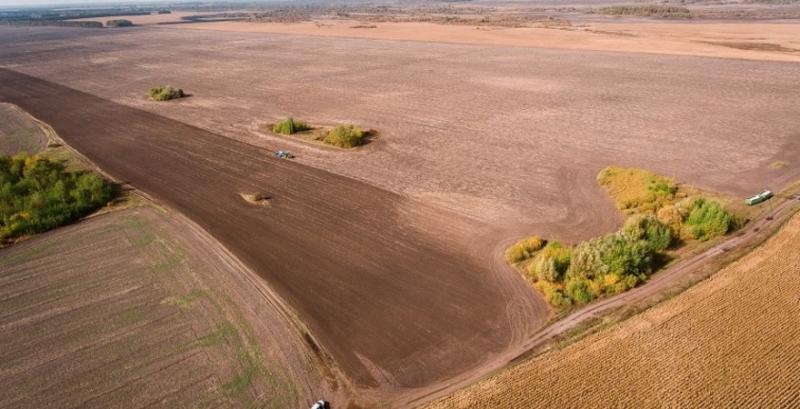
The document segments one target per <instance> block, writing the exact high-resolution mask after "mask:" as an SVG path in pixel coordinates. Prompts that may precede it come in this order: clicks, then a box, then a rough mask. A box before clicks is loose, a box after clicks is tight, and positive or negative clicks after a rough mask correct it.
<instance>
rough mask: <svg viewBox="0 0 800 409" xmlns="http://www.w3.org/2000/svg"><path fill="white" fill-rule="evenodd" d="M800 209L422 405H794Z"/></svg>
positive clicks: (799, 356)
mask: <svg viewBox="0 0 800 409" xmlns="http://www.w3.org/2000/svg"><path fill="white" fill-rule="evenodd" d="M799 247H800V215H796V216H794V218H793V219H792V220H791V221H790V222H789V224H788V225H787V226H786V227H785V228H784V229H783V230H782V231H781V232H780V233H779V234H778V235H777V236H776V237H774V238H773V239H771V240H770V241H769V242H768V243H767V244H765V245H764V246H762V247H760V248H759V249H757V250H756V251H755V252H753V253H751V254H749V255H747V256H745V257H744V258H743V259H741V260H740V261H738V262H736V263H734V264H732V265H730V266H729V267H727V268H725V269H724V270H723V271H721V272H720V273H719V274H717V275H715V276H714V277H713V278H711V279H710V280H708V281H706V282H704V283H703V284H701V285H698V286H696V287H695V288H693V289H691V290H689V291H687V292H686V293H684V294H681V295H679V296H677V297H675V298H674V299H672V300H670V301H668V302H666V303H664V304H662V305H660V306H658V307H656V308H653V309H651V310H649V311H647V312H645V313H643V314H641V315H639V316H636V317H635V318H632V319H630V320H628V321H625V322H624V323H622V324H620V325H618V326H616V327H614V328H612V329H610V330H607V331H604V332H601V333H599V334H597V335H594V336H592V337H590V338H588V339H585V340H583V341H580V342H577V343H575V344H572V345H570V346H567V347H566V348H564V349H563V350H558V351H554V352H551V353H548V354H543V355H541V356H539V357H536V358H535V359H531V360H528V361H525V362H522V363H520V364H518V365H516V366H514V367H512V368H510V369H508V370H506V371H504V372H502V373H500V374H498V375H496V376H493V377H491V378H489V379H487V380H484V381H481V382H479V383H478V384H476V385H474V386H471V387H469V388H467V389H465V390H463V391H460V392H458V393H456V394H454V395H453V396H451V397H448V398H446V399H442V400H440V401H438V402H435V403H433V404H431V405H429V406H428V408H431V409H434V408H436V409H444V408H520V407H557V406H558V407H688V406H692V407H709V408H716V407H792V406H793V405H795V404H796V403H797V399H798V391H799V390H800V377H798V376H797V371H798V370H800V333H798V331H799V330H800V298H799V297H798V294H800V252H798V251H797V249H798V248H799Z"/></svg>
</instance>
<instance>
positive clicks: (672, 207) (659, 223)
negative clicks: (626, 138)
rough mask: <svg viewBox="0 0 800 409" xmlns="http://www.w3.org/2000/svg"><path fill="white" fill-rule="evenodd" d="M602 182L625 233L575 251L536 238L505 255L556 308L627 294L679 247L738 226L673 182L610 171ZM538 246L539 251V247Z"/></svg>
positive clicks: (644, 174)
mask: <svg viewBox="0 0 800 409" xmlns="http://www.w3.org/2000/svg"><path fill="white" fill-rule="evenodd" d="M597 181H598V183H600V185H602V186H604V187H605V188H606V189H607V190H608V192H609V193H610V194H611V196H612V197H613V198H614V199H615V202H616V203H617V207H618V208H619V209H621V210H624V211H626V213H627V214H628V218H627V219H626V221H625V223H624V225H623V227H622V229H621V230H620V231H618V232H615V233H610V234H606V235H604V236H601V237H597V238H594V239H591V240H588V241H584V242H582V243H579V244H578V245H576V246H566V245H562V244H560V243H558V242H555V241H551V242H548V243H547V245H545V246H542V244H543V243H545V242H544V241H543V240H541V239H540V238H538V237H534V238H532V239H536V240H535V241H532V242H530V243H528V242H527V241H526V240H522V241H520V242H518V243H517V244H515V245H514V246H512V247H511V248H509V249H508V250H507V251H506V259H507V260H509V262H512V263H527V264H525V267H526V268H527V271H528V276H529V278H530V279H531V280H532V281H533V282H534V287H536V288H537V289H538V290H539V291H540V292H541V293H542V294H543V295H544V298H545V299H546V300H547V301H548V302H549V303H550V304H552V305H554V306H571V305H584V304H587V303H589V302H591V301H593V300H595V299H597V298H600V297H603V296H606V295H612V294H618V293H621V292H624V291H627V290H628V289H630V288H633V287H635V286H637V285H638V284H639V283H641V282H643V281H645V280H646V279H647V277H648V276H649V275H650V274H651V273H652V272H653V271H655V270H656V269H657V268H658V267H659V266H660V265H661V264H662V263H663V260H664V259H665V255H666V251H668V250H669V249H670V248H671V247H673V246H674V245H675V243H677V242H680V241H681V240H700V241H705V240H709V239H712V238H714V237H718V236H721V235H725V234H727V233H729V232H730V231H732V230H734V229H736V228H737V227H738V225H739V224H740V223H739V221H738V220H737V218H736V217H735V216H734V215H732V214H731V213H730V212H728V211H727V210H725V208H724V207H723V206H722V205H721V204H720V203H719V202H716V201H712V200H708V199H705V198H703V197H701V196H699V195H697V194H696V192H695V193H691V195H690V193H689V192H685V191H682V188H681V187H680V186H678V185H677V184H676V183H675V181H673V180H672V179H670V178H665V177H662V176H658V175H655V174H654V173H652V172H648V171H644V170H640V169H624V168H617V167H608V168H606V169H604V170H603V171H601V172H600V174H599V175H598V177H597ZM534 244H535V245H534Z"/></svg>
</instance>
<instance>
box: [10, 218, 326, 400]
mask: <svg viewBox="0 0 800 409" xmlns="http://www.w3.org/2000/svg"><path fill="white" fill-rule="evenodd" d="M247 274H249V273H248V272H247V271H246V270H245V269H244V268H243V267H242V266H241V265H240V264H238V262H236V261H235V259H232V258H231V257H230V256H229V255H227V254H225V253H224V252H220V251H219V250H218V245H217V244H216V242H214V241H213V240H212V239H210V238H209V237H208V236H207V235H206V234H204V233H202V231H199V230H197V229H196V228H194V227H192V225H191V224H190V223H188V222H184V221H181V219H180V218H174V217H170V216H169V215H167V214H165V213H164V212H163V211H160V210H157V209H154V208H151V207H137V208H131V209H127V210H121V211H116V212H112V213H109V214H105V215H102V216H98V217H94V218H91V219H89V220H86V221H84V222H81V223H79V224H76V225H72V226H69V227H65V228H61V229H58V230H56V231H54V232H51V233H47V234H44V235H41V236H38V237H35V238H33V239H31V240H28V241H25V242H23V243H20V244H18V245H15V246H13V247H11V248H9V249H5V250H0V311H2V313H0V334H2V335H0V382H2V384H3V388H2V389H0V407H3V408H12V407H13V408H49V407H54V408H55V407H84V408H95V407H96V408H112V407H164V408H174V407H190V406H191V407H201V406H205V407H252V405H254V404H259V405H263V404H268V405H272V407H304V406H308V405H309V404H310V401H311V399H312V398H313V397H314V396H319V395H330V396H334V397H335V394H334V393H333V392H332V391H328V390H327V386H326V384H325V382H324V381H323V379H322V376H321V375H320V371H319V370H318V369H317V367H316V364H315V362H314V358H313V356H309V355H310V353H309V352H307V351H306V350H305V349H304V348H302V347H299V346H298V342H297V340H299V339H300V336H299V335H298V334H296V333H294V332H293V330H292V329H290V328H289V327H288V326H287V323H286V321H285V318H284V317H283V316H282V315H281V313H280V312H279V311H278V310H277V309H276V307H275V306H273V305H271V304H269V303H268V300H267V299H265V298H264V297H261V296H260V294H259V293H258V291H257V286H253V285H252V283H251V282H249V281H248V280H247V279H246V277H247ZM300 345H301V344H300Z"/></svg>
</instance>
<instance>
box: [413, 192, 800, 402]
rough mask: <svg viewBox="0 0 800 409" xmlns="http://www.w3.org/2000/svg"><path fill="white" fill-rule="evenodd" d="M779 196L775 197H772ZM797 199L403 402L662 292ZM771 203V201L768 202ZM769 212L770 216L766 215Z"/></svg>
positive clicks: (756, 234)
mask: <svg viewBox="0 0 800 409" xmlns="http://www.w3.org/2000/svg"><path fill="white" fill-rule="evenodd" d="M773 200H778V199H773ZM799 203H800V195H795V196H793V197H791V198H789V199H787V200H785V201H783V202H782V203H780V204H779V205H777V206H775V208H774V209H773V210H772V211H771V212H769V213H768V215H765V216H764V217H762V218H760V219H758V220H756V221H753V222H751V223H749V224H748V225H747V226H746V228H745V229H743V230H742V231H740V232H738V233H736V234H735V235H734V236H733V237H731V238H730V239H728V240H725V241H724V242H722V243H719V244H717V245H715V246H713V247H711V248H709V249H707V250H705V251H703V252H701V253H699V254H697V255H695V256H693V257H690V258H687V259H685V260H682V261H679V262H677V263H676V264H675V265H673V266H671V267H669V268H667V269H665V270H663V271H661V272H659V273H657V274H655V275H654V276H653V277H651V278H650V279H649V280H648V281H647V282H646V283H645V284H643V285H642V286H640V287H636V288H634V289H632V290H630V291H627V292H625V293H622V294H619V295H617V296H614V297H610V298H606V299H603V300H600V301H597V302H595V303H592V304H590V305H588V306H586V307H585V308H582V309H580V310H578V311H575V312H574V313H572V314H570V315H569V316H567V317H565V318H563V319H561V320H558V321H557V322H555V323H554V324H552V325H550V326H548V327H546V328H544V329H542V330H540V331H538V332H536V333H535V334H534V335H533V336H531V337H530V338H528V339H527V340H525V341H523V342H520V343H518V344H517V347H516V349H515V350H508V351H507V353H506V354H504V355H502V356H499V357H497V359H496V360H495V361H494V362H493V363H491V364H487V365H486V366H484V367H482V368H481V369H480V370H479V371H475V372H473V373H464V374H462V376H461V377H459V378H458V379H453V380H451V383H450V384H449V385H447V386H441V387H440V388H438V389H435V390H430V389H429V390H428V391H424V392H423V391H421V392H423V393H422V394H420V395H418V396H409V398H410V399H409V400H408V401H405V402H404V403H405V404H406V405H409V406H420V405H422V404H424V403H426V402H430V401H432V400H434V399H436V398H439V397H443V396H446V395H447V394H449V393H452V392H454V391H455V390H458V389H460V388H463V387H466V386H467V385H470V384H472V383H474V382H476V381H477V380H478V379H480V378H482V377H484V376H486V375H487V374H488V373H491V372H493V371H496V370H499V369H501V368H504V367H506V366H507V365H509V364H510V363H511V362H512V361H514V360H516V359H517V358H519V357H521V356H523V355H526V354H528V353H530V352H531V351H534V350H536V349H537V348H540V347H542V346H544V345H546V344H548V343H549V342H552V341H554V340H556V339H558V338H559V337H561V336H563V335H565V334H567V333H568V332H569V331H571V330H573V329H575V328H577V327H579V326H580V325H581V324H583V323H585V322H587V321H589V320H591V319H593V318H596V317H599V316H601V315H602V314H603V313H605V312H608V311H611V310H614V309H617V308H620V307H624V306H627V305H631V304H636V303H637V302H640V301H643V300H647V299H648V298H650V297H653V296H656V295H659V294H662V293H663V292H664V291H665V290H667V289H669V288H672V287H673V286H675V285H676V284H677V283H679V282H680V280H681V279H683V278H685V277H687V276H689V275H691V274H692V273H695V272H697V271H698V270H699V269H700V268H701V267H703V266H704V265H706V264H708V263H710V262H712V261H714V260H715V259H716V258H717V257H718V256H720V255H721V254H723V253H725V252H727V251H731V250H733V249H735V248H736V247H738V246H742V245H745V244H752V243H754V242H757V241H758V240H761V239H764V238H765V237H767V236H768V235H769V234H770V233H771V232H772V229H771V228H774V227H775V226H776V223H779V221H780V220H781V219H782V218H783V216H785V214H787V213H789V212H790V211H792V210H793V209H796V207H797V206H798V204H799ZM768 205H771V204H768ZM769 215H771V216H772V217H768V216H769Z"/></svg>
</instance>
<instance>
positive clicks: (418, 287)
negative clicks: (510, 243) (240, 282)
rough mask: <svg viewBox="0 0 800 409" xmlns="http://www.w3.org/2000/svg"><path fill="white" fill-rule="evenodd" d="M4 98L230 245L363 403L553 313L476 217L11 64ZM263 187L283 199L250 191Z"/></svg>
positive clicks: (513, 337) (473, 358) (483, 354)
mask: <svg viewBox="0 0 800 409" xmlns="http://www.w3.org/2000/svg"><path fill="white" fill-rule="evenodd" d="M0 101H8V102H12V103H15V104H17V105H19V106H20V107H22V108H23V109H25V110H26V111H28V112H30V113H31V114H32V115H33V116H35V117H36V118H38V119H40V120H42V121H44V122H46V123H48V124H49V125H51V126H52V127H53V129H54V130H55V131H56V132H57V133H58V134H59V136H60V137H61V138H63V139H64V141H66V142H67V143H68V144H70V146H71V147H73V148H75V149H76V150H78V151H79V152H81V153H82V154H83V155H85V156H86V157H87V158H88V159H90V160H92V161H93V162H94V163H96V164H97V165H98V166H99V167H100V168H101V169H103V170H104V171H106V172H107V173H109V174H110V175H111V176H113V177H115V178H116V179H118V180H122V181H124V182H127V183H129V184H130V185H132V186H134V187H135V188H137V189H140V190H141V191H143V192H145V193H146V194H148V195H150V196H152V197H153V198H155V199H156V200H158V201H160V202H162V203H165V204H166V205H167V206H169V207H171V208H174V209H176V210H178V211H179V212H181V213H183V214H185V215H186V216H187V217H189V218H190V219H192V220H193V221H195V222H196V223H197V224H198V225H200V226H202V227H203V229H205V230H207V231H208V232H209V233H210V234H212V235H213V236H214V237H215V238H216V239H218V240H219V241H220V242H221V243H222V244H223V245H225V246H226V247H227V248H229V249H231V251H232V252H233V253H234V254H236V255H237V256H238V257H239V258H240V259H241V260H242V261H243V262H244V263H245V264H246V265H248V266H249V267H251V268H252V269H253V270H254V271H255V272H257V273H258V274H259V275H260V276H261V277H262V278H263V279H264V280H266V282H267V283H268V284H269V286H270V287H271V288H273V289H274V290H275V291H276V293H277V294H278V295H280V296H281V297H282V298H283V299H284V300H285V301H286V302H287V304H288V305H290V306H291V307H292V308H294V310H295V311H296V312H297V314H298V315H299V317H300V319H301V320H302V321H303V322H304V323H306V324H307V325H308V327H309V329H310V332H311V334H312V335H313V337H314V338H315V339H316V341H317V342H318V343H319V345H320V346H321V347H322V348H323V350H324V351H326V352H327V353H329V354H330V355H331V356H332V357H333V358H334V359H335V361H336V363H338V365H339V366H340V367H341V368H342V370H343V371H344V372H345V374H346V375H347V376H348V377H349V379H350V380H351V381H352V383H353V384H354V385H355V387H356V388H357V389H359V390H360V391H361V393H362V396H365V397H373V396H374V397H396V396H400V395H404V394H405V393H407V391H408V390H409V389H411V388H419V387H423V386H426V385H430V384H435V383H437V382H441V381H444V380H447V379H449V378H451V377H454V376H457V375H459V374H461V373H463V372H465V371H468V370H471V369H474V368H478V367H480V366H481V365H483V364H484V363H485V362H486V361H487V360H489V359H491V357H492V356H494V355H497V354H502V353H504V351H506V350H507V349H508V348H509V347H512V346H513V344H514V343H515V342H518V341H520V340H522V339H525V338H527V335H528V334H529V333H531V332H532V331H534V330H535V329H536V327H537V326H539V325H541V323H542V322H543V320H544V319H546V316H545V315H544V314H542V312H543V311H546V307H543V301H542V300H541V298H540V297H538V295H536V294H535V293H533V292H532V291H531V290H530V288H529V287H528V286H527V284H526V283H525V282H524V280H522V278H521V277H519V276H518V275H516V274H511V273H510V272H509V271H508V269H501V270H494V269H492V268H491V266H487V265H486V259H484V258H483V255H482V254H480V252H477V251H474V249H480V248H486V247H492V246H493V244H494V243H490V242H491V241H492V240H494V237H495V236H494V235H493V234H494V233H493V230H492V229H491V228H489V227H487V226H486V225H483V224H480V223H478V222H475V221H474V220H472V219H467V218H463V217H459V216H456V215H453V214H450V213H448V212H445V211H442V210H439V209H437V208H432V207H429V206H426V205H424V204H421V203H418V202H414V201H411V200H408V199H405V198H403V197H402V196H399V195H396V194H393V193H390V192H387V191H385V190H381V189H378V188H375V187H373V186H370V185H368V184H365V183H362V182H358V181H355V180H353V179H348V178H345V177H341V176H336V175H333V174H330V173H327V172H324V171H321V170H317V169H314V168H310V167H307V166H303V165H300V164H297V163H293V162H290V161H285V160H277V159H274V158H272V156H271V154H270V152H268V151H264V150H261V149H258V148H255V147H253V146H250V145H246V144H243V143H239V142H235V141H231V140H230V139H227V138H224V137H221V136H218V135H215V134H212V133H210V132H207V131H203V130H201V129H199V128H195V127H192V126H188V125H185V124H183V123H180V122H177V121H173V120H170V119H166V118H164V117H160V116H157V115H154V114H151V113H147V112H144V111H140V110H137V109H133V108H130V107H126V106H123V105H120V104H115V103H112V102H109V101H107V100H103V99H101V98H98V97H95V96H91V95H88V94H85V93H81V92H79V91H76V90H73V89H70V88H67V87H63V86H59V85H57V84H54V83H50V82H47V81H43V80H39V79H36V78H33V77H29V76H27V75H23V74H20V73H17V72H14V71H10V70H0ZM251 191H263V192H266V193H268V194H270V195H271V196H272V197H273V199H272V200H271V203H270V205H269V206H263V207H262V206H252V205H250V204H248V203H247V202H245V201H244V200H242V199H241V197H240V196H239V194H240V193H241V192H251ZM508 300H512V302H513V307H512V308H509V307H508V305H509V301H508ZM311 342H313V341H311ZM313 347H316V345H314V346H313Z"/></svg>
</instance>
